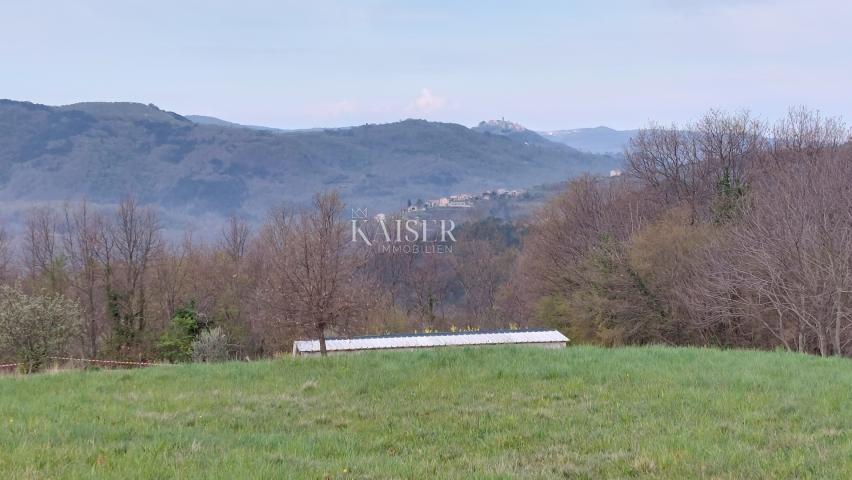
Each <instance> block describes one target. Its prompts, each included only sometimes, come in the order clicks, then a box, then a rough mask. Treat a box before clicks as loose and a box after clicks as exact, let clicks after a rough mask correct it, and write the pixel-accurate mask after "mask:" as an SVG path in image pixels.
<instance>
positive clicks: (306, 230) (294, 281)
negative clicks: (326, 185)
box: [266, 192, 366, 355]
mask: <svg viewBox="0 0 852 480" xmlns="http://www.w3.org/2000/svg"><path fill="white" fill-rule="evenodd" d="M343 211H344V205H343V202H342V201H341V200H340V196H339V195H338V194H337V193H336V192H332V193H325V194H318V195H316V196H315V197H314V202H313V206H312V208H311V209H310V210H307V211H302V212H298V213H296V214H290V213H287V212H285V211H279V212H278V213H277V214H276V215H275V217H274V218H273V220H272V222H271V223H270V225H269V226H268V228H267V231H266V237H267V239H268V241H269V244H270V246H271V249H270V254H271V255H272V258H270V259H269V261H270V263H271V264H272V268H273V272H271V274H270V275H271V280H272V284H271V285H269V286H268V287H267V292H266V293H268V294H270V295H273V296H275V297H276V298H278V299H280V301H279V303H278V305H279V314H280V315H281V316H282V317H283V318H284V320H285V321H286V322H288V323H290V324H292V325H294V326H296V327H297V328H301V329H306V330H308V331H312V332H313V333H315V334H316V335H317V336H318V338H319V343H320V352H321V353H322V355H325V354H326V335H327V332H328V331H329V330H333V331H335V332H341V331H345V330H347V329H348V328H349V327H350V326H351V325H350V322H351V321H352V320H353V319H354V318H356V317H357V312H358V310H359V308H361V306H362V304H363V303H362V302H363V301H364V300H365V299H366V297H364V296H363V295H364V291H363V287H362V286H361V285H359V281H358V279H357V278H356V276H357V274H358V273H359V269H360V267H361V266H362V265H363V264H364V261H363V257H362V256H360V255H357V254H356V251H355V246H354V245H353V244H352V242H351V239H350V238H349V228H348V227H349V225H348V222H346V221H345V219H344V218H343ZM270 287H271V288H270Z"/></svg>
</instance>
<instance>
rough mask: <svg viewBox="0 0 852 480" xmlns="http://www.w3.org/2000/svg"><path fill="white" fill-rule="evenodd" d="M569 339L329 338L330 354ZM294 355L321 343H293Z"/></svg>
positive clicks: (497, 334)
mask: <svg viewBox="0 0 852 480" xmlns="http://www.w3.org/2000/svg"><path fill="white" fill-rule="evenodd" d="M564 342H568V337H566V336H565V335H562V334H561V333H560V332H559V331H557V330H491V331H476V332H439V333H408V334H395V335H377V336H369V337H354V338H329V339H327V340H326V342H325V346H326V350H327V351H329V352H341V351H354V350H379V349H386V348H423V347H445V346H461V345H498V344H524V343H564ZM293 350H294V353H315V352H319V351H320V345H319V340H299V341H296V342H294V344H293Z"/></svg>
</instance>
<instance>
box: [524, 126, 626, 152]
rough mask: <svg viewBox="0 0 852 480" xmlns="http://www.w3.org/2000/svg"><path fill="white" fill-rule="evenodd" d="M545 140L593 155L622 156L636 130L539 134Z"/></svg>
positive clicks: (594, 129)
mask: <svg viewBox="0 0 852 480" xmlns="http://www.w3.org/2000/svg"><path fill="white" fill-rule="evenodd" d="M538 133H539V134H541V136H542V137H543V138H546V139H547V140H550V141H552V142H557V143H562V144H564V145H568V146H569V147H571V148H576V149H577V150H581V151H584V152H591V153H599V154H604V153H615V154H620V153H621V152H623V151H624V147H626V146H627V143H628V142H629V141H630V138H631V137H633V135H635V134H636V130H613V129H612V128H609V127H595V128H575V129H573V130H551V131H548V132H538Z"/></svg>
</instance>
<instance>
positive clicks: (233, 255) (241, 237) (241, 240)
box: [221, 215, 251, 264]
mask: <svg viewBox="0 0 852 480" xmlns="http://www.w3.org/2000/svg"><path fill="white" fill-rule="evenodd" d="M250 237H251V227H249V224H248V222H247V221H246V220H245V219H244V218H240V217H238V216H237V215H231V216H230V217H228V224H227V225H225V228H223V229H222V240H221V246H222V248H223V249H224V250H225V253H226V254H227V255H228V257H230V259H231V261H232V262H234V263H235V264H236V263H238V262H239V261H240V260H242V258H243V257H245V255H246V248H247V247H248V242H249V239H250Z"/></svg>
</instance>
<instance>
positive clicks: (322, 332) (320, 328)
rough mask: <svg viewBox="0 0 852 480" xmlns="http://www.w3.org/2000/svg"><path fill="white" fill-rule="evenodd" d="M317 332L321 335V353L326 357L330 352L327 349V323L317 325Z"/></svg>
mask: <svg viewBox="0 0 852 480" xmlns="http://www.w3.org/2000/svg"><path fill="white" fill-rule="evenodd" d="M317 334H318V335H319V343H320V355H322V356H323V357H324V356H326V355H327V354H328V352H327V351H326V349H325V325H318V326H317Z"/></svg>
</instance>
